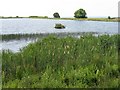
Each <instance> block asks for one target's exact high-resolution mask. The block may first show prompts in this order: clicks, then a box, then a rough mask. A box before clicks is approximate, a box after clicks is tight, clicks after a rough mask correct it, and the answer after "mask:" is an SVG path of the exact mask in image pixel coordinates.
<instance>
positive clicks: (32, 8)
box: [0, 0, 120, 17]
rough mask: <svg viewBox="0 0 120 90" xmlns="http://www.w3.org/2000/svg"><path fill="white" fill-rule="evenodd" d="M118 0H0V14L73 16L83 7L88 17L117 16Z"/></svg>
mask: <svg viewBox="0 0 120 90" xmlns="http://www.w3.org/2000/svg"><path fill="white" fill-rule="evenodd" d="M119 1H120V0H0V16H31V15H34V16H49V17H52V16H53V13H54V12H59V14H60V16H61V17H73V16H74V12H75V11H76V10H77V9H79V8H83V9H85V10H86V12H87V16H88V17H91V16H92V17H98V16H100V17H103V16H105V17H107V16H112V17H117V16H118V2H119Z"/></svg>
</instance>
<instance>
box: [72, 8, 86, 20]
mask: <svg viewBox="0 0 120 90" xmlns="http://www.w3.org/2000/svg"><path fill="white" fill-rule="evenodd" d="M86 15H87V13H86V11H85V10H84V9H79V10H77V11H75V13H74V17H75V18H87V17H86Z"/></svg>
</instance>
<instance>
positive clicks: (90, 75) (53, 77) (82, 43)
mask: <svg viewBox="0 0 120 90" xmlns="http://www.w3.org/2000/svg"><path fill="white" fill-rule="evenodd" d="M119 43H120V35H102V36H97V37H96V36H93V35H92V34H88V35H83V36H81V37H80V38H74V37H70V36H67V37H63V38H62V37H61V38H60V37H56V36H53V35H50V36H48V37H45V38H43V39H40V40H38V41H37V42H35V43H31V44H29V45H28V46H26V47H24V48H23V49H22V50H21V51H20V52H18V53H13V52H11V51H9V50H7V51H6V50H3V51H2V53H1V55H2V85H3V88H62V87H63V88H111V87H112V88H117V87H119V86H120V85H119V83H118V82H119V81H120V79H119V78H120V76H119V74H120V68H119V67H118V55H119V54H120V53H118V48H119Z"/></svg>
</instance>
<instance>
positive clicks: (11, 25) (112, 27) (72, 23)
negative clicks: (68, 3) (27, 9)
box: [0, 19, 118, 34]
mask: <svg viewBox="0 0 120 90" xmlns="http://www.w3.org/2000/svg"><path fill="white" fill-rule="evenodd" d="M0 21H1V22H2V27H0V30H1V31H2V32H1V33H0V34H18V33H28V34H30V33H57V32H100V33H109V34H111V33H118V23H117V22H100V21H77V20H49V19H0ZM55 23H62V24H64V25H65V26H66V28H65V29H62V30H61V29H60V30H59V29H55V28H54V25H55Z"/></svg>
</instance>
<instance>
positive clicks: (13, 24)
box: [0, 18, 118, 52]
mask: <svg viewBox="0 0 120 90" xmlns="http://www.w3.org/2000/svg"><path fill="white" fill-rule="evenodd" d="M1 23H2V27H1V25H0V31H1V32H0V34H33V33H64V32H69V33H73V32H79V33H80V32H97V33H100V34H101V33H102V34H104V33H107V34H117V33H118V22H103V21H78V20H51V19H28V18H24V19H0V24H1ZM56 23H61V24H63V25H65V26H66V28H65V29H55V28H54V26H55V24H56ZM31 42H33V40H27V41H26V40H23V39H22V40H12V41H2V42H0V45H1V47H2V48H0V50H2V49H10V50H12V51H14V52H17V51H19V49H20V48H22V47H24V46H26V45H28V44H29V43H31Z"/></svg>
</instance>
